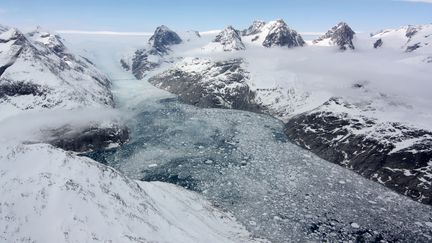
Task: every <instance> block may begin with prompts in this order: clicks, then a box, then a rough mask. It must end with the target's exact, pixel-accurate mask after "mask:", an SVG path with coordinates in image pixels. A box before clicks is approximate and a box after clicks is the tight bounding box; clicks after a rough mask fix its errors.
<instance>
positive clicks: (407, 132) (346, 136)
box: [285, 98, 432, 204]
mask: <svg viewBox="0 0 432 243" xmlns="http://www.w3.org/2000/svg"><path fill="white" fill-rule="evenodd" d="M330 106H336V107H337V106H340V107H344V108H346V109H351V108H355V106H354V107H353V105H352V104H349V103H347V102H344V101H343V100H341V99H339V98H332V99H330V100H329V101H328V102H326V103H324V104H323V105H322V106H321V107H319V108H317V109H316V110H313V111H311V112H307V113H304V114H301V115H299V116H296V117H294V118H292V119H291V120H289V121H288V123H287V124H286V125H285V133H286V134H287V136H288V137H289V138H290V139H291V140H292V141H294V142H295V143H296V144H298V145H300V146H302V147H305V148H308V149H310V150H311V151H312V152H314V153H316V154H317V155H318V156H320V157H322V158H324V159H326V160H328V161H330V162H333V163H336V164H339V165H341V166H343V167H346V168H349V169H352V170H354V171H355V172H357V173H359V174H360V175H362V176H364V177H366V178H368V179H371V180H374V181H377V182H379V183H381V184H383V185H385V186H387V187H389V188H391V189H393V190H395V191H397V192H399V193H401V194H403V195H407V196H409V197H411V198H413V199H414V200H416V201H419V202H422V203H425V204H432V193H431V186H430V185H431V178H430V174H429V173H430V172H429V171H430V167H429V166H430V165H429V164H430V163H431V162H430V158H431V157H432V149H431V145H432V133H431V132H429V131H426V130H422V129H417V128H413V127H409V126H406V125H403V124H400V123H396V122H393V123H379V122H377V121H376V120H374V119H371V118H367V117H362V116H360V117H352V116H350V115H349V114H347V113H337V112H330V111H328V109H326V108H327V107H330ZM364 129H369V130H370V132H369V133H364V132H361V131H362V130H364ZM413 140H416V141H417V142H410V141H413ZM398 144H405V145H407V146H405V147H400V146H398Z"/></svg>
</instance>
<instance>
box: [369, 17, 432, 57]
mask: <svg viewBox="0 0 432 243" xmlns="http://www.w3.org/2000/svg"><path fill="white" fill-rule="evenodd" d="M372 38H373V39H374V40H375V43H377V42H378V43H381V44H376V47H382V48H392V49H396V50H401V51H405V52H414V51H415V52H417V53H428V54H431V53H432V24H427V25H408V26H404V27H401V28H399V29H387V30H382V31H380V32H378V33H376V34H374V35H373V36H372Z"/></svg>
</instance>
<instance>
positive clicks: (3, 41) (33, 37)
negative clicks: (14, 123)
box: [0, 27, 114, 119]
mask: <svg viewBox="0 0 432 243" xmlns="http://www.w3.org/2000/svg"><path fill="white" fill-rule="evenodd" d="M113 106H114V102H113V97H112V94H111V91H110V81H109V80H108V78H107V77H106V76H105V75H104V74H102V73H101V72H100V71H98V70H97V69H96V67H95V66H94V65H93V64H92V63H91V62H90V61H88V60H87V59H85V58H83V57H79V56H76V55H73V54H72V53H71V52H69V51H68V49H67V48H66V46H65V45H64V44H63V41H62V39H61V38H60V37H59V36H57V35H53V34H50V33H48V32H46V31H43V30H41V29H37V30H35V31H33V32H31V33H28V34H23V33H22V32H20V31H19V30H17V29H15V28H7V27H2V28H1V30H0V119H4V118H5V117H9V116H13V115H15V114H18V113H20V112H22V111H23V110H47V109H54V108H55V109H59V108H61V109H75V108H82V107H113Z"/></svg>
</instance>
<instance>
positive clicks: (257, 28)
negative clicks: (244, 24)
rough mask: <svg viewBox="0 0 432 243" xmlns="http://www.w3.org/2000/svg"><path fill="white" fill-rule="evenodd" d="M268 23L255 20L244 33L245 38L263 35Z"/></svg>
mask: <svg viewBox="0 0 432 243" xmlns="http://www.w3.org/2000/svg"><path fill="white" fill-rule="evenodd" d="M265 25H266V22H264V21H261V20H255V21H254V22H253V23H252V24H251V25H250V26H249V27H248V28H247V29H245V30H243V31H242V35H243V36H249V35H256V34H259V33H261V31H262V29H263V27H264V26H265Z"/></svg>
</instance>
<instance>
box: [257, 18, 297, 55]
mask: <svg viewBox="0 0 432 243" xmlns="http://www.w3.org/2000/svg"><path fill="white" fill-rule="evenodd" d="M250 29H251V32H254V33H256V34H249V38H248V40H250V41H251V42H254V43H259V44H260V45H262V46H264V47H274V46H282V47H289V48H291V47H297V46H303V45H305V41H304V40H303V38H302V37H301V35H300V34H298V33H297V31H295V30H292V29H290V28H289V27H288V25H287V24H286V23H285V22H284V21H283V20H282V19H279V20H275V21H270V22H268V23H267V24H265V25H264V24H263V23H261V22H254V24H252V26H251V27H250Z"/></svg>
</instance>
